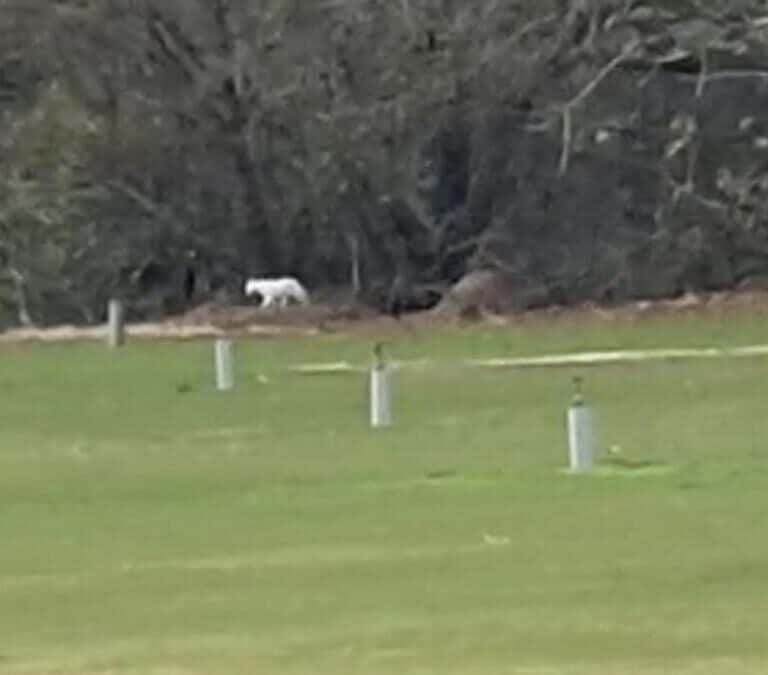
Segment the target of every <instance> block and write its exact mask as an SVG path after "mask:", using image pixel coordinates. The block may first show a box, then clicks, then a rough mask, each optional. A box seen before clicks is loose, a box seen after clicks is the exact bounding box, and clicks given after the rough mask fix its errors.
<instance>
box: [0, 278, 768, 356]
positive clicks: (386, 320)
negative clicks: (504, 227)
mask: <svg viewBox="0 0 768 675" xmlns="http://www.w3.org/2000/svg"><path fill="white" fill-rule="evenodd" d="M739 312H750V313H752V312H760V313H762V312H766V313H768V291H766V290H751V291H727V292H719V293H708V294H693V293H689V294H686V295H683V296H680V297H678V298H673V299H667V300H656V301H638V302H632V303H626V304H623V305H618V306H606V305H598V304H596V303H586V304H584V305H580V306H576V307H560V306H552V307H546V308H542V309H536V310H527V311H512V312H506V313H498V312H494V311H492V310H489V309H486V308H484V307H482V306H478V307H474V308H473V309H472V311H463V310H462V311H459V310H458V309H457V310H456V311H446V310H445V307H444V306H443V307H438V308H436V309H434V310H429V311H423V312H415V313H411V314H407V315H404V316H403V317H401V318H400V319H399V320H395V319H393V318H392V317H389V316H385V315H381V314H378V313H376V312H375V311H373V310H371V309H370V308H367V307H365V306H359V305H356V304H354V303H351V302H324V303H319V304H314V305H311V306H309V307H289V308H287V309H284V310H262V309H259V308H258V307H254V306H249V305H240V304H227V303H221V302H211V303H205V304H201V305H199V306H198V307H195V308H194V309H192V310H191V311H189V312H187V313H186V314H183V315H180V316H176V317H171V318H169V319H167V320H165V321H161V322H145V323H131V324H129V325H128V326H127V333H128V335H129V336H131V337H136V338H155V339H194V338H206V337H215V336H223V335H231V336H279V335H307V336H311V335H317V334H321V333H360V334H371V333H375V334H392V333H397V332H400V331H409V330H417V329H429V328H432V327H435V328H436V327H440V326H446V325H457V324H468V323H478V324H483V323H485V324H494V325H511V324H521V323H530V322H540V321H558V322H560V321H578V320H599V321H608V322H611V321H618V320H630V321H632V320H642V319H643V318H646V317H653V316H664V315H692V314H694V315H703V316H713V317H717V316H726V315H729V314H732V313H739ZM105 336H106V327H105V326H103V325H102V326H85V327H84V326H74V325H64V326H54V327H47V328H35V327H26V328H16V329H12V330H8V331H6V332H4V333H1V334H0V342H6V343H8V342H23V341H29V340H36V341H46V342H58V341H67V340H88V339H103V338H104V337H105Z"/></svg>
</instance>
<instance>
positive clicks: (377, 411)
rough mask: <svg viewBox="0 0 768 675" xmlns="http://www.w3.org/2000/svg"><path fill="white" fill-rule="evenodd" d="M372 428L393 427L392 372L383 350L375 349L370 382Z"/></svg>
mask: <svg viewBox="0 0 768 675" xmlns="http://www.w3.org/2000/svg"><path fill="white" fill-rule="evenodd" d="M370 406H371V410H370V412H371V427H373V428H374V429H379V428H382V427H388V426H391V425H392V371H391V370H390V368H389V367H388V366H387V364H386V363H385V362H384V356H383V354H382V348H381V345H380V344H376V346H375V347H374V348H373V366H372V368H371V381H370Z"/></svg>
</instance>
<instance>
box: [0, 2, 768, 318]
mask: <svg viewBox="0 0 768 675" xmlns="http://www.w3.org/2000/svg"><path fill="white" fill-rule="evenodd" d="M767 31H768V14H766V13H765V8H764V3H762V2H760V1H759V0H709V1H707V2H699V1H698V0H675V1H674V2H670V1H668V0H646V1H643V0H535V1H534V0H525V1H521V2H498V0H477V1H476V2H472V3H465V2H457V1H456V0H419V1H416V0H401V1H399V2H380V1H379V0H360V1H357V2H347V1H345V0H338V1H334V2H324V3H316V2H306V1H303V0H265V1H263V2H259V3H254V2H251V1H249V0H2V1H1V2H0V138H1V139H2V142H0V275H1V277H2V278H1V279H0V318H2V322H3V323H5V324H8V323H28V322H30V321H35V322H38V323H50V322H54V321H61V320H65V319H66V320H75V321H83V322H93V321H97V320H99V319H100V318H101V316H102V313H103V307H104V303H105V299H106V298H107V297H108V296H110V295H121V296H123V297H125V298H127V299H128V300H131V302H132V307H133V310H132V311H133V312H134V313H135V314H137V315H143V316H149V315H152V316H158V315H163V314H166V313H168V312H172V311H178V310H180V309H183V308H184V307H186V306H187V305H189V304H190V303H194V302H197V301H198V300H199V299H201V298H202V297H206V296H207V294H208V293H210V292H211V291H212V290H221V289H229V290H230V291H236V290H237V289H238V288H239V287H240V283H241V281H242V278H243V276H244V275H246V274H273V273H292V274H297V275H299V276H300V277H301V278H302V279H304V280H306V282H307V283H308V284H309V285H310V286H311V287H312V288H318V287H324V286H325V287H330V286H334V287H346V288H351V289H353V290H354V291H357V292H363V293H365V292H372V291H375V290H376V289H382V288H384V289H386V288H389V287H390V286H391V285H392V284H393V283H395V282H396V281H398V280H399V281H400V283H401V286H403V287H411V286H417V285H419V284H437V285H445V284H447V283H451V282H453V281H456V280H457V279H458V278H460V277H461V276H462V275H463V274H465V273H466V272H467V271H468V270H471V269H474V268H477V267H492V268H494V269H499V270H502V271H503V272H504V274H505V275H507V276H508V277H509V278H510V279H512V280H513V282H514V284H515V285H516V287H519V288H521V289H529V288H536V289H543V290H544V292H545V295H546V297H549V298H550V300H551V301H557V302H571V301H574V300H578V299H583V298H585V297H588V298H594V299H601V300H612V299H617V300H621V299H623V298H626V297H637V296H643V297H648V296H654V295H668V294H674V293H677V292H680V291H681V290H683V289H686V288H722V287H731V286H735V285H738V284H741V283H752V284H755V283H758V284H760V283H763V282H764V278H763V276H764V275H765V273H766V260H767V259H766V255H767V254H768V241H767V236H766V232H767V231H766V218H765V206H764V204H765V193H766V190H768V174H766V170H765V168H766V160H765V153H766V152H767V151H768V149H767V148H768V131H767V130H766V123H765V119H764V110H765V109H766V104H768V94H767V92H768V73H767V72H766V70H765V64H766V48H767V47H768V32H767Z"/></svg>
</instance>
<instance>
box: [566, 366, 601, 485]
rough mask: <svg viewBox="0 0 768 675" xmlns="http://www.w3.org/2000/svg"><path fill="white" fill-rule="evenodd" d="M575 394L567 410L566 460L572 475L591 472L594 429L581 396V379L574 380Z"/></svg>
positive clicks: (589, 411) (588, 409) (587, 408)
mask: <svg viewBox="0 0 768 675" xmlns="http://www.w3.org/2000/svg"><path fill="white" fill-rule="evenodd" d="M574 384H575V387H576V393H575V394H574V397H573V402H572V403H571V406H570V407H569V408H568V459H569V463H570V469H571V471H573V472H574V473H586V472H588V471H591V470H592V467H593V463H594V459H593V456H594V443H595V440H594V427H593V420H592V410H591V408H590V407H589V406H587V405H586V403H585V402H584V398H583V396H582V394H581V379H580V378H575V379H574Z"/></svg>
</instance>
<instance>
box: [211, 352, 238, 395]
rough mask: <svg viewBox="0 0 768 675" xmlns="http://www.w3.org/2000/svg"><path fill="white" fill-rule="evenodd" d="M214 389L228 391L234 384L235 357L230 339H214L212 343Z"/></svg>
mask: <svg viewBox="0 0 768 675" xmlns="http://www.w3.org/2000/svg"><path fill="white" fill-rule="evenodd" d="M214 362H215V365H216V389H218V390H219V391H230V390H231V389H233V388H234V386H235V359H234V349H233V347H232V341H231V340H216V343H215V344H214Z"/></svg>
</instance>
